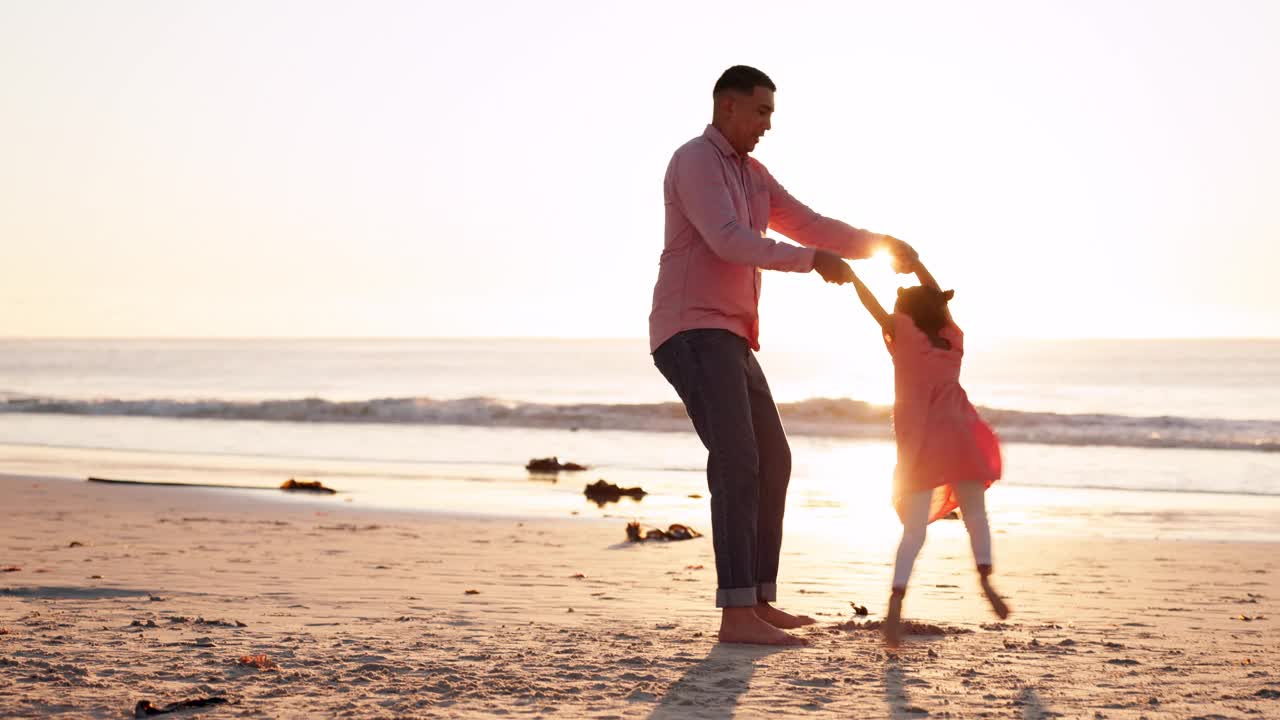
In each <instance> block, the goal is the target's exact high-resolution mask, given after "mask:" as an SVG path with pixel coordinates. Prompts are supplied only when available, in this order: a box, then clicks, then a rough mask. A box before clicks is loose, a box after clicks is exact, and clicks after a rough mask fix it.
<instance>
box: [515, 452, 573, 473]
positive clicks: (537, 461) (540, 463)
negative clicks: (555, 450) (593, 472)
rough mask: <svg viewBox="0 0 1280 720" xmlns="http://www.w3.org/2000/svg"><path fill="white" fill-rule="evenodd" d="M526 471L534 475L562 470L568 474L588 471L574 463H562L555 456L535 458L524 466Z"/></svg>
mask: <svg viewBox="0 0 1280 720" xmlns="http://www.w3.org/2000/svg"><path fill="white" fill-rule="evenodd" d="M524 469H525V470H528V471H529V472H534V473H557V472H560V471H561V470H564V471H567V472H581V471H583V470H586V469H587V466H586V465H579V464H578V463H574V462H567V463H562V462H560V458H558V457H555V456H554V455H553V456H551V457H549V458H534V459H532V460H530V461H529V462H528V463H527V464H526V465H525V466H524Z"/></svg>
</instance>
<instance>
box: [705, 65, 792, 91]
mask: <svg viewBox="0 0 1280 720" xmlns="http://www.w3.org/2000/svg"><path fill="white" fill-rule="evenodd" d="M757 87H766V88H769V89H770V90H772V91H774V92H777V91H778V88H777V87H775V86H774V84H773V81H772V80H770V79H769V76H768V75H765V74H764V73H762V72H760V71H759V70H757V69H755V68H753V67H749V66H747V65H734V66H733V67H731V68H729V69H728V70H725V71H724V73H723V74H721V75H720V79H719V80H717V81H716V87H715V89H714V90H712V91H711V94H712V95H713V96H715V95H719V94H720V93H722V92H724V91H725V90H733V91H734V92H740V93H742V94H743V95H750V94H751V93H754V92H755V91H756V88H757Z"/></svg>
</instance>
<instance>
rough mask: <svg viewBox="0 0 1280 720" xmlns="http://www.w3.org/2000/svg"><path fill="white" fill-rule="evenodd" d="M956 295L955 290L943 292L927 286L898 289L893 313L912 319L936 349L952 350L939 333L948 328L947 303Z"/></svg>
mask: <svg viewBox="0 0 1280 720" xmlns="http://www.w3.org/2000/svg"><path fill="white" fill-rule="evenodd" d="M955 294H956V291H955V290H947V291H946V292H943V291H942V290H939V289H937V288H932V287H928V286H926V285H915V286H912V287H906V288H898V299H897V301H896V302H894V304H893V311H894V312H899V313H903V314H904V315H907V316H908V317H910V318H911V320H912V322H914V323H915V324H916V327H918V328H920V332H922V333H924V334H925V335H926V336H927V337H928V338H929V343H930V344H932V345H933V346H934V347H936V348H941V349H943V350H950V349H951V343H950V342H949V341H948V340H947V339H946V338H944V337H942V336H941V335H939V334H938V333H939V332H940V331H941V330H942V328H944V327H946V326H947V302H948V301H949V300H951V298H952V297H954V296H955Z"/></svg>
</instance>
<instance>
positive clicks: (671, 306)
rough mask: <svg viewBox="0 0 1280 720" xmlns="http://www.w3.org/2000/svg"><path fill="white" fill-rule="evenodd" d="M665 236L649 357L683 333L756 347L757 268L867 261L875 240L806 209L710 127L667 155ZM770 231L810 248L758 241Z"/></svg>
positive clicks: (808, 267) (794, 268)
mask: <svg viewBox="0 0 1280 720" xmlns="http://www.w3.org/2000/svg"><path fill="white" fill-rule="evenodd" d="M662 193H663V199H664V201H665V205H666V232H665V235H666V238H665V244H664V246H663V249H662V259H661V260H660V261H659V266H658V282H657V283H656V284H655V285H654V288H653V310H652V311H651V312H650V313H649V351H650V352H653V351H654V350H657V349H658V346H660V345H662V343H664V342H666V341H667V340H668V339H670V338H671V336H672V335H675V334H676V333H678V332H681V331H682V330H692V329H698V328H720V329H723V330H728V331H730V332H732V333H735V334H737V335H740V336H742V337H743V338H746V340H747V342H748V343H750V345H751V348H752V349H754V350H759V349H760V315H759V310H758V307H759V301H760V270H761V269H766V270H782V271H786V272H810V271H811V270H813V259H814V255H815V250H814V249H821V250H826V251H828V252H832V253H835V254H837V255H840V256H842V257H845V258H848V259H851V260H852V259H857V258H865V257H867V256H869V255H870V254H871V253H872V252H873V251H874V249H875V245H876V241H877V238H878V236H877V235H876V234H875V233H872V232H868V231H866V230H859V229H858V228H855V227H851V226H849V225H847V224H845V223H842V222H840V221H839V220H833V219H831V218H828V217H823V216H822V215H819V214H818V213H816V212H814V211H813V210H811V209H809V208H808V207H807V206H805V205H804V204H803V203H801V202H800V201H799V200H796V199H795V198H794V197H792V196H791V194H790V193H788V192H787V191H786V189H784V188H783V187H782V185H781V184H779V183H778V181H777V180H775V179H774V178H773V176H772V175H770V174H769V171H768V170H766V169H765V167H764V165H762V164H760V162H759V161H757V160H756V159H755V158H752V157H750V156H742V155H739V154H738V152H737V151H735V150H734V149H733V147H732V146H731V145H729V141H728V140H726V139H725V137H724V135H722V134H721V133H720V131H719V130H717V129H715V128H714V127H712V126H711V125H708V126H707V129H706V131H705V132H703V133H702V135H700V136H699V137H696V138H694V139H692V140H690V141H689V142H687V143H685V144H684V145H682V146H681V147H680V148H679V149H678V150H676V152H675V154H674V155H672V156H671V162H670V163H669V164H668V165H667V175H666V177H665V179H664V180H663V183H662ZM766 228H768V229H772V230H775V231H777V232H779V233H782V234H783V235H786V236H787V237H788V238H791V239H792V240H795V241H796V242H798V243H800V244H801V245H804V246H806V247H796V246H795V245H791V244H788V243H782V242H776V241H774V240H770V239H769V238H767V237H765V236H764V232H765V229H766Z"/></svg>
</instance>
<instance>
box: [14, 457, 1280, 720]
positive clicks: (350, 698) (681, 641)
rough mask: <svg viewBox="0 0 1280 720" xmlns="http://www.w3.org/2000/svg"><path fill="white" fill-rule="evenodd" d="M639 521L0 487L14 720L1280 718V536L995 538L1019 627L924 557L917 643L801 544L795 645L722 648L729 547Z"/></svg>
mask: <svg viewBox="0 0 1280 720" xmlns="http://www.w3.org/2000/svg"><path fill="white" fill-rule="evenodd" d="M624 524H625V522H624V521H623V520H620V519H618V520H604V521H601V520H574V519H565V520H526V521H517V520H506V519H501V520H500V519H492V518H488V519H486V518H474V517H461V516H442V515H430V514H413V513H394V512H369V511H361V510H357V509H353V508H351V507H349V506H344V504H343V503H342V502H341V501H340V500H338V499H329V500H316V501H288V502H282V501H277V500H276V499H275V498H257V497H254V496H251V495H248V494H245V493H240V492H226V491H212V490H199V489H188V488H152V487H118V486H117V487H113V486H101V485H95V484H89V483H84V482H73V481H68V480H56V479H47V478H12V477H11V478H0V528H2V529H0V569H4V570H5V572H0V628H3V629H2V630H0V716H2V717H46V716H55V715H60V716H71V717H107V718H120V717H130V716H132V713H133V708H134V706H135V704H137V703H138V702H139V701H142V700H149V701H151V702H153V703H154V704H156V705H157V706H161V705H165V704H167V703H172V702H176V701H180V700H185V699H194V698H201V697H222V698H226V699H227V700H228V701H229V704H228V705H225V706H218V707H211V708H205V709H196V710H183V711H181V712H180V713H179V714H177V715H174V717H190V716H199V717H210V718H212V717H230V716H251V717H273V718H274V717H279V718H289V717H299V718H301V717H308V718H310V717H359V718H376V717H397V718H399V717H468V718H470V717H494V716H509V715H516V716H545V717H598V718H605V717H617V718H633V717H653V718H668V717H670V718H677V717H679V718H684V717H699V718H703V717H705V718H728V717H766V716H767V717H792V716H794V717H841V718H919V717H935V718H936V717H944V718H969V717H975V718H978V717H990V718H1050V717H1066V718H1152V719H1155V718H1197V717H1198V718H1280V617H1275V612H1274V608H1275V606H1276V601H1277V598H1280V552H1277V550H1278V549H1280V548H1277V546H1276V545H1273V544H1256V543H1254V544H1251V543H1209V542H1190V541H1164V542H1151V541H1132V540H1128V541H1103V540H1097V539H1088V540H1079V539H1073V538H1070V537H1054V536H1053V535H1051V534H1036V535H1026V536H1022V535H1011V534H997V536H996V542H997V547H996V552H997V563H998V575H997V579H998V587H1000V589H1001V590H1002V592H1003V593H1004V594H1005V595H1006V596H1007V597H1008V598H1009V600H1010V604H1011V605H1012V607H1013V610H1014V615H1013V617H1012V618H1010V620H1009V621H1008V622H1005V623H993V622H991V618H990V614H989V611H988V610H986V609H985V607H984V606H983V605H982V603H981V599H980V596H979V592H978V590H977V584H976V581H975V578H974V575H973V573H972V571H971V569H970V566H969V560H968V559H967V557H965V554H964V553H963V552H956V551H955V550H956V548H945V547H944V548H938V547H933V548H930V547H929V546H927V547H926V552H925V554H924V555H923V556H922V557H921V560H920V563H919V564H918V565H917V570H916V575H915V578H914V580H913V583H914V584H913V587H912V590H911V591H910V593H909V594H908V598H907V611H906V615H907V617H909V618H913V619H916V620H919V621H922V622H927V623H929V624H931V625H933V626H936V628H935V629H936V630H938V631H941V632H942V633H943V634H941V635H938V634H931V635H920V636H913V637H911V638H909V642H908V643H907V644H906V645H905V647H904V648H903V649H902V650H901V651H899V652H897V653H886V652H885V650H884V648H883V647H882V645H881V643H880V639H879V636H878V634H877V633H876V632H874V631H873V630H869V629H866V628H865V627H864V626H863V623H865V622H866V621H868V620H869V621H871V624H872V625H874V622H875V621H876V620H877V619H878V613H880V612H882V611H883V608H884V600H885V597H886V595H887V583H888V577H889V570H890V568H889V565H888V563H889V562H890V561H891V557H888V556H887V553H885V552H883V550H882V549H877V550H875V551H874V552H870V551H869V552H868V553H866V556H864V557H853V558H836V559H833V558H830V557H823V556H822V554H821V553H820V552H813V551H812V549H807V550H806V551H805V552H795V551H790V552H788V554H787V556H786V557H785V558H784V577H783V578H781V584H782V586H783V591H782V594H783V598H782V602H781V603H780V604H781V605H782V606H783V607H786V608H788V609H795V610H799V611H803V612H809V613H811V614H815V615H816V616H817V617H819V618H820V619H821V620H822V622H821V623H820V624H819V625H817V626H815V627H811V628H808V629H806V630H805V631H803V633H802V634H804V635H805V636H806V637H808V638H809V639H810V640H811V641H812V646H811V647H809V648H806V649H800V650H790V649H789V650H781V651H779V650H771V649H768V648H760V647H748V646H723V645H717V644H716V643H715V641H714V630H715V618H716V612H715V610H714V608H712V607H711V603H710V600H709V599H710V598H711V597H713V595H714V589H715V573H714V569H713V564H712V557H711V543H710V538H709V537H704V538H701V539H696V540H691V541H686V542H678V543H668V544H645V545H642V546H637V545H628V544H626V543H625V542H623V538H624V532H623V525H624ZM699 529H702V530H709V528H699ZM77 543H78V544H77ZM73 544H75V545H74V546H73ZM13 568H16V569H13ZM468 591H475V592H474V593H471V594H468ZM851 601H852V602H857V603H859V604H863V605H866V606H868V607H869V608H870V610H871V616H870V617H869V618H852V614H851V612H850V607H849V603H850V602H851ZM1259 616H1261V617H1259ZM851 620H852V622H851ZM257 655H265V656H266V657H267V658H268V659H269V660H270V661H271V662H273V663H274V664H276V665H277V666H278V667H276V668H275V669H267V670H262V669H258V668H256V667H252V666H248V665H244V664H242V663H240V661H239V659H240V658H241V657H244V656H257Z"/></svg>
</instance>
